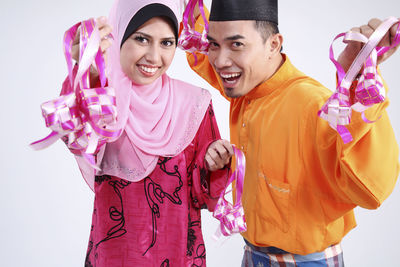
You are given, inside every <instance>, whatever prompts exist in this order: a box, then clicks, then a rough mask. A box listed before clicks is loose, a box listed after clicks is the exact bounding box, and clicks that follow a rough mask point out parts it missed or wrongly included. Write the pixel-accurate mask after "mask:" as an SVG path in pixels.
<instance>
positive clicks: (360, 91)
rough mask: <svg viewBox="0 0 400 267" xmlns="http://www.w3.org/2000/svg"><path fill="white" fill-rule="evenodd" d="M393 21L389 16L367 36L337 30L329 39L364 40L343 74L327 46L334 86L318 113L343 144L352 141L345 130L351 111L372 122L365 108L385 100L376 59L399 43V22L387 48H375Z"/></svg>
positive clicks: (394, 19) (394, 21)
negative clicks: (352, 92) (352, 88)
mask: <svg viewBox="0 0 400 267" xmlns="http://www.w3.org/2000/svg"><path fill="white" fill-rule="evenodd" d="M396 23H399V20H398V19H396V18H394V17H389V18H388V19H386V20H385V21H383V22H382V23H381V25H379V27H378V28H377V29H376V30H375V32H374V33H373V34H372V35H371V37H370V38H369V39H368V38H366V37H365V36H364V35H362V34H361V33H356V32H348V33H346V34H345V33H340V34H339V35H337V36H336V37H335V39H334V40H333V42H334V41H336V40H337V39H338V38H341V37H344V39H343V42H348V41H357V42H362V43H365V45H364V46H363V48H362V49H361V51H360V52H359V53H358V55H357V57H356V58H355V59H354V61H353V63H352V65H351V66H350V68H349V70H348V71H347V73H345V72H344V70H343V68H342V66H341V65H340V64H339V62H337V61H336V60H335V57H334V53H333V48H332V46H333V42H332V44H331V46H330V51H329V58H330V59H331V61H332V62H333V64H334V65H335V67H336V69H337V74H338V87H337V88H336V91H335V92H334V93H333V94H332V96H331V97H330V98H329V99H328V100H327V102H326V103H325V104H324V105H323V106H322V108H321V110H320V111H319V112H318V116H320V117H321V118H322V119H324V120H326V121H327V122H328V123H329V125H330V126H331V127H332V128H333V129H335V130H336V131H337V132H338V133H339V135H340V136H341V138H342V140H343V142H344V143H345V144H346V143H349V142H351V141H352V140H353V137H352V136H351V134H350V132H349V130H348V129H347V128H346V125H348V124H350V121H351V113H352V110H354V111H357V112H361V113H362V118H363V120H364V121H365V122H367V123H372V122H373V121H370V120H368V119H367V118H366V116H365V114H364V112H365V110H367V109H368V108H370V107H371V106H372V105H374V104H378V103H381V102H383V101H384V100H385V97H386V93H385V88H384V86H383V82H382V79H381V77H380V76H379V75H378V72H377V59H378V57H379V56H381V55H383V54H384V53H385V52H387V51H388V50H389V49H391V48H393V47H395V46H397V45H398V44H399V43H400V25H399V26H398V28H397V31H396V35H395V38H394V41H393V43H392V44H391V45H390V46H389V47H377V45H378V43H379V42H380V41H381V40H382V38H383V37H384V36H385V34H386V32H387V31H388V30H389V29H390V28H391V27H392V26H393V25H394V24H396ZM362 67H363V70H362V72H361V76H360V78H359V79H358V83H357V86H356V89H355V96H354V101H353V103H351V102H350V86H351V85H352V82H353V81H354V79H355V78H356V76H357V74H358V73H359V72H360V69H361V68H362Z"/></svg>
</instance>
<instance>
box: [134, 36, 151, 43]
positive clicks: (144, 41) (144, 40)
mask: <svg viewBox="0 0 400 267" xmlns="http://www.w3.org/2000/svg"><path fill="white" fill-rule="evenodd" d="M135 40H136V41H138V42H140V43H148V42H149V40H148V39H147V38H146V37H143V36H136V37H135Z"/></svg>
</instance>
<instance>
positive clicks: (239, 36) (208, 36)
mask: <svg viewBox="0 0 400 267" xmlns="http://www.w3.org/2000/svg"><path fill="white" fill-rule="evenodd" d="M239 39H245V37H244V36H242V35H240V34H236V35H233V36H229V37H226V38H225V39H224V40H225V41H236V40H239ZM207 40H209V41H215V39H214V38H213V37H211V36H210V35H207Z"/></svg>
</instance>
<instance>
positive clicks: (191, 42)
mask: <svg viewBox="0 0 400 267" xmlns="http://www.w3.org/2000/svg"><path fill="white" fill-rule="evenodd" d="M197 3H198V4H199V9H200V13H201V16H202V18H203V21H204V30H203V32H202V33H199V32H197V31H196V30H195V27H194V23H195V19H196V18H195V17H194V9H195V7H196V4H197ZM189 17H190V18H191V22H192V23H191V24H192V25H190V24H189ZM182 24H183V29H182V32H181V34H180V36H179V40H178V47H179V48H181V49H182V50H184V51H186V52H189V53H193V55H194V57H195V65H197V57H196V55H195V52H200V53H203V54H207V53H208V47H209V43H208V40H207V32H208V20H207V18H206V15H205V12H204V4H203V0H189V2H188V4H187V6H186V9H185V12H184V13H183V21H182Z"/></svg>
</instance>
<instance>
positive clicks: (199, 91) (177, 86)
mask: <svg viewBox="0 0 400 267" xmlns="http://www.w3.org/2000/svg"><path fill="white" fill-rule="evenodd" d="M169 79H170V82H171V83H172V84H173V88H174V90H181V91H184V92H185V93H188V94H194V95H203V96H207V97H211V93H210V92H209V91H208V90H207V89H204V88H202V87H199V86H197V85H194V84H191V83H189V82H186V81H182V80H179V79H175V78H171V77H169Z"/></svg>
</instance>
